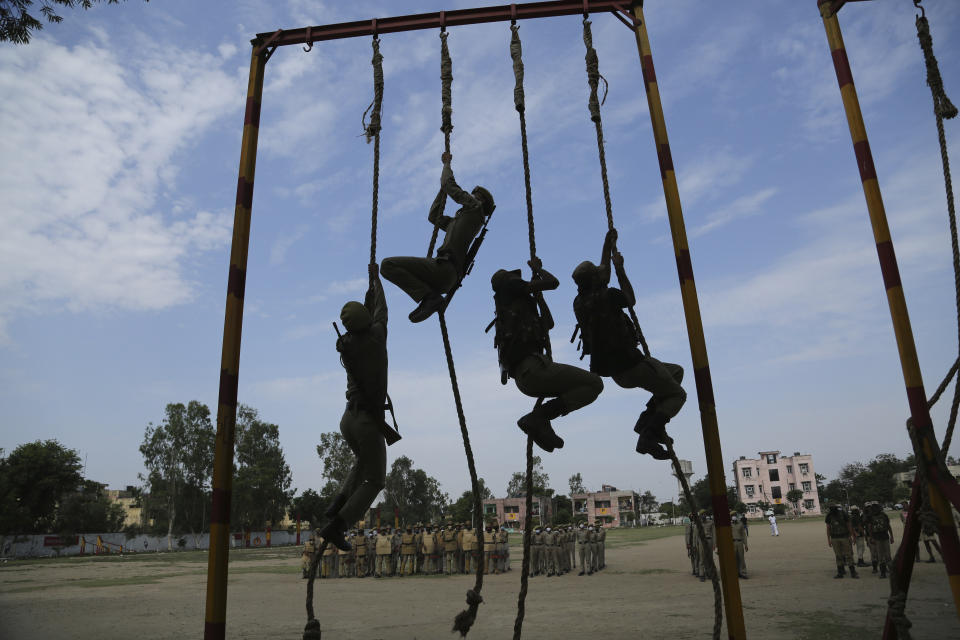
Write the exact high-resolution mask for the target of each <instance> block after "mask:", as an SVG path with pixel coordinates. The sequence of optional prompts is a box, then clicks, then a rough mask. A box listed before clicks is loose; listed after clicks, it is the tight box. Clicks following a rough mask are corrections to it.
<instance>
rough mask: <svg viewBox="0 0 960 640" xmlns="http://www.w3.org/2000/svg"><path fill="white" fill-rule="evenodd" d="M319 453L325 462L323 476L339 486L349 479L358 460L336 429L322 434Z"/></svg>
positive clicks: (318, 447)
mask: <svg viewBox="0 0 960 640" xmlns="http://www.w3.org/2000/svg"><path fill="white" fill-rule="evenodd" d="M317 455H318V456H320V461H321V462H323V477H324V478H325V479H326V480H327V481H329V482H333V483H334V484H336V485H338V486H339V485H340V484H342V483H343V482H344V481H345V480H346V479H347V476H348V475H350V470H351V469H352V468H353V465H354V463H355V462H356V461H357V458H356V456H354V455H353V451H352V450H351V449H350V445H348V444H347V441H346V439H345V438H344V437H343V436H342V435H341V434H340V433H337V432H336V431H331V432H328V433H321V434H320V444H318V445H317Z"/></svg>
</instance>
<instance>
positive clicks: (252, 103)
mask: <svg viewBox="0 0 960 640" xmlns="http://www.w3.org/2000/svg"><path fill="white" fill-rule="evenodd" d="M265 66H266V55H265V54H264V53H262V52H260V51H258V49H257V45H256V44H255V45H254V50H253V54H252V57H251V59H250V81H249V84H248V86H247V108H246V111H245V113H244V116H243V141H242V142H241V145H240V177H239V179H238V180H237V203H236V208H235V209H234V214H233V245H232V247H231V249H230V273H229V277H228V279H227V308H226V317H225V319H224V323H223V352H222V356H221V362H220V394H219V399H218V401H217V443H216V452H215V454H214V459H213V505H212V507H211V509H210V559H209V562H208V564H207V610H206V621H205V624H204V630H203V637H204V640H222V639H223V637H224V635H225V632H226V620H227V561H228V559H229V553H230V546H229V542H230V492H231V490H232V486H233V441H234V432H235V429H236V426H237V384H238V380H239V378H238V375H239V371H240V331H241V329H242V327H243V294H244V289H245V286H246V275H247V247H248V246H249V244H250V209H251V206H252V204H253V174H254V169H255V168H256V164H257V134H258V132H259V127H260V99H261V97H262V95H263V72H264V68H265Z"/></svg>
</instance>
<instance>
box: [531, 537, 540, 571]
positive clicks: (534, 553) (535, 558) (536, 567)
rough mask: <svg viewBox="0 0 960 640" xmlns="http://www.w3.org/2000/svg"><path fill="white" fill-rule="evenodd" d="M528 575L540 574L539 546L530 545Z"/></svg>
mask: <svg viewBox="0 0 960 640" xmlns="http://www.w3.org/2000/svg"><path fill="white" fill-rule="evenodd" d="M530 573H540V545H533V544H532V545H530Z"/></svg>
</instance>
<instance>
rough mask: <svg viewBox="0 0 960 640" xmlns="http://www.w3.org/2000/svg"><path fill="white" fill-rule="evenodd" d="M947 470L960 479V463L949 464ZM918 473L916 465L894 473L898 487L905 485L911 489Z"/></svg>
mask: <svg viewBox="0 0 960 640" xmlns="http://www.w3.org/2000/svg"><path fill="white" fill-rule="evenodd" d="M947 471H949V472H950V475H952V476H953V477H954V478H956V479H957V480H958V481H960V465H958V464H951V465H947ZM916 475H917V468H916V467H914V468H913V469H910V470H909V471H901V472H900V473H895V474H893V481H894V482H896V483H897V486H898V487H905V488H907V489H910V488H911V487H913V479H914V478H915V477H916Z"/></svg>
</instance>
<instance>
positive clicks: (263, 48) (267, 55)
mask: <svg viewBox="0 0 960 640" xmlns="http://www.w3.org/2000/svg"><path fill="white" fill-rule="evenodd" d="M281 33H283V29H277V30H276V31H274V32H273V35H271V36H270V37H269V38H267V40H266V42H264V43H263V44H261V45H260V46H259V47H257V50H256V51H254V54H255V55H258V56H259V55H261V54H263V55H264V56H265V57H264V60H263V61H264V62H266V61H267V60H269V59H270V56H272V55H273V52H274V51H276V50H277V45H275V44H274V45H273V46H272V47H271V46H270V45H272V44H273V43H274V42H275V41H276V40H277V39H278V38H279V37H280V34H281ZM264 51H266V53H264Z"/></svg>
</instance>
